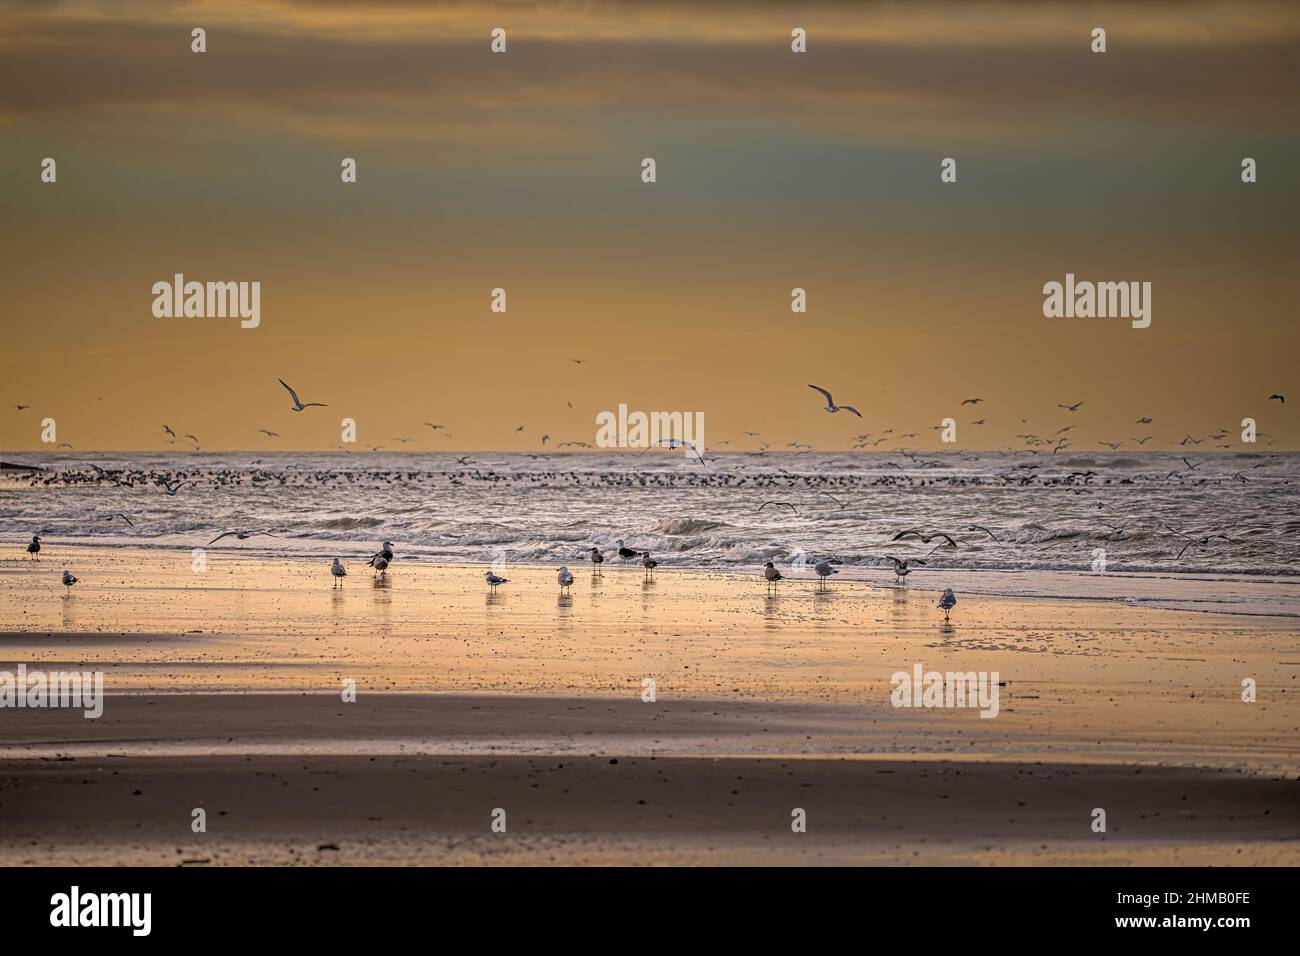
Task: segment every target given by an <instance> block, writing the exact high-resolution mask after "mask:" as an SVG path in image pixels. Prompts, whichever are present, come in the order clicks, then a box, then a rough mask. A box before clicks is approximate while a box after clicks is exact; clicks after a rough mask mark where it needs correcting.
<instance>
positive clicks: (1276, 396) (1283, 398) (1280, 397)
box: [1268, 392, 1286, 405]
mask: <svg viewBox="0 0 1300 956" xmlns="http://www.w3.org/2000/svg"><path fill="white" fill-rule="evenodd" d="M1274 399H1277V400H1278V401H1279V402H1281V403H1282V404H1283V405H1285V404H1286V396H1285V395H1279V394H1278V393H1277V392H1274V393H1273V394H1272V395H1270V396H1269V397H1268V400H1269V401H1270V402H1271V401H1273V400H1274Z"/></svg>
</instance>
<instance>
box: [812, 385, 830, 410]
mask: <svg viewBox="0 0 1300 956" xmlns="http://www.w3.org/2000/svg"><path fill="white" fill-rule="evenodd" d="M808 387H809V388H811V389H812V390H813V391H814V392H821V393H822V394H823V395H825V396H826V404H827V405H834V404H835V399H833V398H831V393H830V392H828V391H826V389H824V388H821V387H820V386H817V385H809V386H808Z"/></svg>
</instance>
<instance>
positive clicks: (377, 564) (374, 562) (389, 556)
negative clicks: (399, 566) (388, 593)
mask: <svg viewBox="0 0 1300 956" xmlns="http://www.w3.org/2000/svg"><path fill="white" fill-rule="evenodd" d="M392 560H393V543H392V542H391V541H385V542H384V544H383V547H381V548H380V549H379V550H378V551H377V552H375V553H374V554H372V555H371V556H370V560H369V561H367V562H366V563H367V565H369V566H370V567H372V568H374V569H375V570H376V571H379V572H380V573H381V574H386V573H387V571H388V565H389V564H390V563H391V562H392Z"/></svg>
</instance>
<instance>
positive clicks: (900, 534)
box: [892, 531, 957, 548]
mask: <svg viewBox="0 0 1300 956" xmlns="http://www.w3.org/2000/svg"><path fill="white" fill-rule="evenodd" d="M909 535H915V536H916V537H918V538H920V539H921V543H922V544H929V543H930V542H931V541H933V540H934V539H935V538H943V540H945V541H947V542H948V544H949V546H950V547H953V548H955V547H957V542H956V541H954V540H952V538H951V537H949V536H948V535H946V534H944V533H943V532H942V531H936V532H935V533H934V534H925V533H924V532H921V531H900V532H898V534H896V535H894V537H893V539H892V540H894V541H898V540H900V539H902V538H906V537H908V536H909Z"/></svg>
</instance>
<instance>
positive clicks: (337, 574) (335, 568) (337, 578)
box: [330, 558, 348, 588]
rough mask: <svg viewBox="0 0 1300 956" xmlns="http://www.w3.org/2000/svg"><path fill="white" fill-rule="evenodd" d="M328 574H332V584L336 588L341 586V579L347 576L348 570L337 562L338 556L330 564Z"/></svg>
mask: <svg viewBox="0 0 1300 956" xmlns="http://www.w3.org/2000/svg"><path fill="white" fill-rule="evenodd" d="M330 574H332V575H334V586H335V587H337V588H341V587H343V579H344V578H345V577H347V576H348V572H347V569H346V568H344V567H343V565H342V564H340V563H339V559H338V558H335V559H334V563H333V564H331V565H330Z"/></svg>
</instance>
